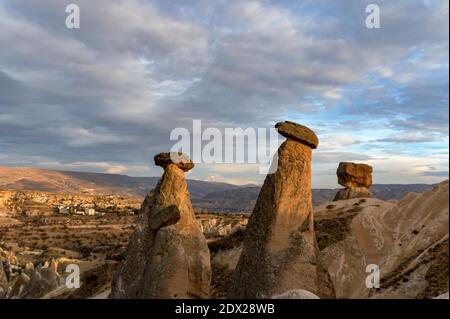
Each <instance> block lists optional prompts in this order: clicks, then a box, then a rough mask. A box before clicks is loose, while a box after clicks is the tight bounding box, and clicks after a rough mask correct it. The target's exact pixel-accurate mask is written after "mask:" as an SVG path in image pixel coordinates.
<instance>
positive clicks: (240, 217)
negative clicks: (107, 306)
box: [0, 182, 449, 298]
mask: <svg viewBox="0 0 450 319" xmlns="http://www.w3.org/2000/svg"><path fill="white" fill-rule="evenodd" d="M3 215H4V216H2V217H0V264H1V265H2V267H0V287H1V288H0V296H1V297H2V298H105V297H106V296H107V295H108V293H109V291H110V285H111V281H112V275H113V273H114V271H115V269H116V267H117V264H118V262H119V261H121V260H122V258H123V253H124V251H125V249H126V246H127V244H128V241H129V238H130V235H131V234H132V231H133V225H134V222H135V220H136V216H135V215H130V214H128V213H125V212H124V211H118V212H114V213H107V214H105V215H104V216H73V215H70V216H65V215H59V214H56V213H54V212H53V213H48V214H47V213H46V214H45V215H46V216H30V215H29V214H22V213H15V214H8V216H5V215H6V214H3ZM32 215H34V214H32ZM196 216H197V219H198V220H199V221H200V222H201V224H202V229H203V232H204V234H205V237H206V239H207V243H208V246H209V249H210V252H211V267H212V283H211V297H212V298H224V297H225V296H226V292H227V290H228V288H229V285H230V282H231V278H232V274H233V271H234V269H235V267H236V264H237V261H238V259H239V255H240V252H241V245H242V241H243V237H244V231H245V226H246V223H247V220H248V216H249V215H248V214H213V213H197V214H196ZM314 218H315V226H314V227H315V231H316V237H317V241H318V246H319V250H320V257H321V262H322V263H323V264H324V267H325V268H326V270H327V272H328V273H329V276H330V278H331V280H332V282H333V286H334V290H335V294H336V297H337V298H434V297H438V296H441V298H445V297H446V296H447V298H448V276H449V275H448V182H444V183H441V184H439V185H438V186H437V187H435V188H434V189H432V190H430V191H427V192H425V193H423V194H414V193H411V194H409V195H407V196H406V197H405V198H404V199H402V200H400V201H382V200H379V199H373V198H362V199H350V200H342V201H336V202H329V203H324V204H322V205H319V206H317V207H315V209H314ZM72 263H75V264H78V265H79V266H80V269H81V287H80V288H79V289H68V288H66V287H65V285H64V284H63V283H64V278H65V276H66V273H65V267H66V265H68V264H72ZM6 264H8V267H5V266H6ZM368 264H377V265H379V267H380V272H381V287H380V288H379V289H367V288H366V286H365V278H366V276H367V273H366V268H365V267H366V265H368ZM6 268H8V269H6ZM11 269H12V270H11ZM7 272H8V275H7V274H6V273H7ZM61 278H62V279H61ZM21 287H22V288H21ZM446 293H447V295H445V294H446ZM442 296H443V297H442Z"/></svg>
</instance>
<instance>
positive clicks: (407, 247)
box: [314, 181, 449, 299]
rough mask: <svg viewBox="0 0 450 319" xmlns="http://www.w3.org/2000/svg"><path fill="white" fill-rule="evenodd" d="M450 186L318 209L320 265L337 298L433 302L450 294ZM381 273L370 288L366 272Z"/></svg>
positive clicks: (324, 205) (317, 226)
mask: <svg viewBox="0 0 450 319" xmlns="http://www.w3.org/2000/svg"><path fill="white" fill-rule="evenodd" d="M448 196H449V183H448V181H445V182H441V183H440V184H438V185H437V186H435V187H434V188H433V189H431V190H428V191H426V192H424V193H421V194H417V193H409V194H408V195H406V196H405V197H404V198H403V199H402V200H400V201H388V202H386V201H382V200H379V199H375V198H366V199H364V198H362V199H350V200H343V201H338V202H333V203H332V204H331V203H324V204H322V205H320V206H318V207H316V208H315V211H314V217H315V226H316V234H317V241H318V245H319V249H320V260H321V261H322V264H323V266H324V267H325V268H326V270H327V272H328V274H329V276H330V279H331V281H332V282H333V286H334V290H335V293H336V298H394V299H395V298H433V297H436V296H438V295H440V294H443V293H445V292H448V276H449V255H448V222H449V220H448V217H449V215H448V213H449V211H448ZM369 264H372V265H377V266H378V267H379V269H380V288H379V289H375V288H368V287H367V286H366V278H367V276H368V275H369V273H368V272H367V270H366V267H367V266H368V265H369Z"/></svg>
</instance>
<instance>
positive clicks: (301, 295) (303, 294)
mask: <svg viewBox="0 0 450 319" xmlns="http://www.w3.org/2000/svg"><path fill="white" fill-rule="evenodd" d="M272 299H320V298H319V296H317V295H315V294H313V293H312V292H310V291H307V290H303V289H292V290H288V291H286V292H284V293H282V294H279V295H275V296H273V297H272Z"/></svg>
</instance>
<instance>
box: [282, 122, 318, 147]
mask: <svg viewBox="0 0 450 319" xmlns="http://www.w3.org/2000/svg"><path fill="white" fill-rule="evenodd" d="M275 128H276V129H277V130H278V133H280V134H281V135H283V136H284V137H286V138H290V139H293V140H296V141H298V142H300V143H303V144H305V145H308V146H309V147H311V148H313V149H315V148H317V146H318V145H319V139H318V138H317V135H316V134H315V133H314V132H313V131H312V130H311V129H309V128H307V127H306V126H304V125H300V124H297V123H294V122H291V121H284V122H278V123H277V124H275Z"/></svg>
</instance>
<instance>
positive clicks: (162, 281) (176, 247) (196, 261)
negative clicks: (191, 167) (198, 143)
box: [109, 153, 211, 298]
mask: <svg viewBox="0 0 450 319" xmlns="http://www.w3.org/2000/svg"><path fill="white" fill-rule="evenodd" d="M166 154H167V153H166ZM165 156H166V155H161V154H159V155H157V156H155V162H156V164H158V165H161V166H163V167H164V174H163V176H162V178H161V179H160V181H159V182H158V185H157V186H156V187H155V189H154V190H153V192H150V193H149V194H148V195H147V197H146V199H145V200H144V202H143V204H142V207H141V214H140V220H139V221H138V222H137V225H136V230H135V232H134V234H133V236H132V238H131V241H130V244H129V246H128V250H127V252H126V255H125V258H124V260H123V262H122V264H121V265H120V266H119V268H118V270H117V272H116V274H115V275H114V278H113V283H112V291H111V294H110V296H109V297H110V298H207V297H208V296H209V285H210V279H211V268H210V256H209V250H208V246H207V244H206V240H205V238H204V236H203V233H202V231H201V228H200V225H199V223H198V222H197V221H196V219H195V216H194V211H193V209H192V204H191V200H190V196H189V193H188V190H187V184H186V179H185V177H184V172H183V168H180V167H179V166H177V164H174V163H167V161H162V162H161V161H160V159H161V158H164V157H165ZM183 167H184V168H186V166H183Z"/></svg>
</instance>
